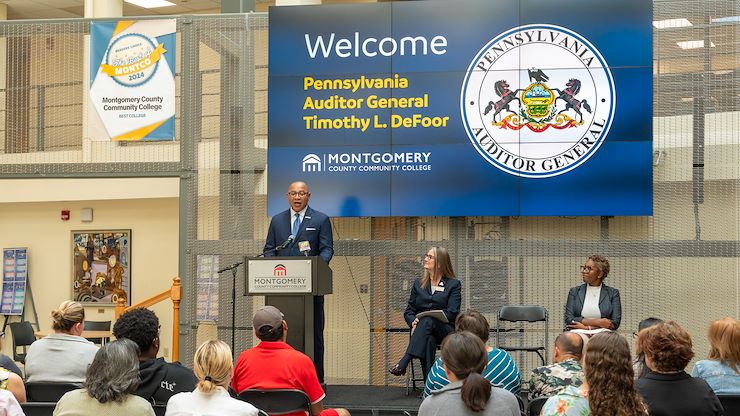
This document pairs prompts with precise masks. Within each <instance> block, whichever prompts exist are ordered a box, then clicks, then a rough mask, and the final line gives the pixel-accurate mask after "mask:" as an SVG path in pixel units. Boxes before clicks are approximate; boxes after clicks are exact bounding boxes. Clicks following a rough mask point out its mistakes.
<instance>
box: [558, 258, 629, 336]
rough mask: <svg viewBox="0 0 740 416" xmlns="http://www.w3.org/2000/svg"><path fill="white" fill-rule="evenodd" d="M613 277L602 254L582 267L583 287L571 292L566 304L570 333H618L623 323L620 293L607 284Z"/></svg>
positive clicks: (566, 324) (573, 289)
mask: <svg viewBox="0 0 740 416" xmlns="http://www.w3.org/2000/svg"><path fill="white" fill-rule="evenodd" d="M608 274H609V260H607V259H606V258H604V257H603V256H600V255H598V254H592V255H591V256H589V258H588V260H587V261H586V264H584V265H583V266H581V277H582V278H583V284H582V285H580V286H576V287H573V288H571V289H570V291H569V292H568V301H567V302H566V304H565V326H566V328H567V329H587V330H592V329H599V328H605V329H610V330H616V329H617V328H619V324H620V323H621V321H622V301H621V299H620V297H619V290H617V289H615V288H613V287H609V286H607V285H605V284H604V279H606V277H607V275H608Z"/></svg>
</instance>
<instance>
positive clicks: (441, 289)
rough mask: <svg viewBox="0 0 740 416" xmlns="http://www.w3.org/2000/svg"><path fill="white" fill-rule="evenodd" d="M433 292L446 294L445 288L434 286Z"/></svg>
mask: <svg viewBox="0 0 740 416" xmlns="http://www.w3.org/2000/svg"><path fill="white" fill-rule="evenodd" d="M432 291H433V292H444V291H445V288H444V287H443V286H432Z"/></svg>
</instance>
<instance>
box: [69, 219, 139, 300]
mask: <svg viewBox="0 0 740 416" xmlns="http://www.w3.org/2000/svg"><path fill="white" fill-rule="evenodd" d="M130 293H131V230H100V231H72V299H74V300H76V301H78V302H81V303H83V304H98V305H99V304H108V305H115V304H117V303H118V300H119V299H124V300H126V305H130V304H131V301H130V297H129V294H130Z"/></svg>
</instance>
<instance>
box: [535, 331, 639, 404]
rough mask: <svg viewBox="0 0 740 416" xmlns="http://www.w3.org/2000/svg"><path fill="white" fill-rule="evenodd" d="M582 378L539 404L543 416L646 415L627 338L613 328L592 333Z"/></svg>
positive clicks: (587, 347)
mask: <svg viewBox="0 0 740 416" xmlns="http://www.w3.org/2000/svg"><path fill="white" fill-rule="evenodd" d="M583 373H584V376H585V380H584V382H583V384H582V385H581V387H580V388H575V387H573V386H569V387H566V388H565V390H563V391H562V392H561V393H559V394H557V395H555V396H552V397H550V398H549V399H548V400H547V402H546V403H545V405H544V406H543V407H542V413H541V414H542V415H543V416H556V415H557V416H585V415H592V416H647V415H648V409H647V405H646V404H645V403H644V402H643V400H642V398H641V397H640V394H639V393H638V392H637V390H636V389H635V380H634V370H633V369H632V359H631V357H630V348H629V345H627V341H626V340H625V339H624V337H622V336H621V335H619V334H618V333H616V332H603V333H599V334H596V335H594V336H593V337H591V339H590V340H589V341H588V343H587V344H586V352H585V354H584V358H583Z"/></svg>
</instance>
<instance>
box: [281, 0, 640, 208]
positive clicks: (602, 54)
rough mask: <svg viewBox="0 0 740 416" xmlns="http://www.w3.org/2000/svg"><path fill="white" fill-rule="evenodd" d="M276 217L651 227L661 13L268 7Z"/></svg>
mask: <svg viewBox="0 0 740 416" xmlns="http://www.w3.org/2000/svg"><path fill="white" fill-rule="evenodd" d="M269 17H270V26H269V28H270V34H269V42H270V45H269V87H268V101H269V106H268V135H269V147H268V154H267V165H268V214H269V215H274V214H275V213H277V212H279V211H281V210H283V209H285V190H286V189H287V188H288V184H289V183H290V182H292V181H294V180H296V179H302V180H304V181H306V182H307V183H308V184H309V186H310V189H311V192H312V194H313V195H315V198H317V199H318V200H317V202H318V203H319V204H320V209H321V210H322V211H323V212H325V213H327V214H328V215H331V216H343V217H354V216H478V215H496V216H498V215H500V216H541V215H547V216H560V215H563V216H572V215H589V216H591V215H593V216H597V215H604V216H613V215H652V212H653V200H652V190H653V176H652V148H653V143H652V140H653V139H652V135H653V130H652V91H653V85H652V80H653V58H652V2H649V1H644V0H623V1H618V2H615V1H612V0H563V1H560V2H552V1H546V0H528V1H519V0H443V1H436V0H428V1H407V2H383V3H374V4H352V5H326V6H305V7H304V6H294V7H275V8H271V9H270V16H269Z"/></svg>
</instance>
